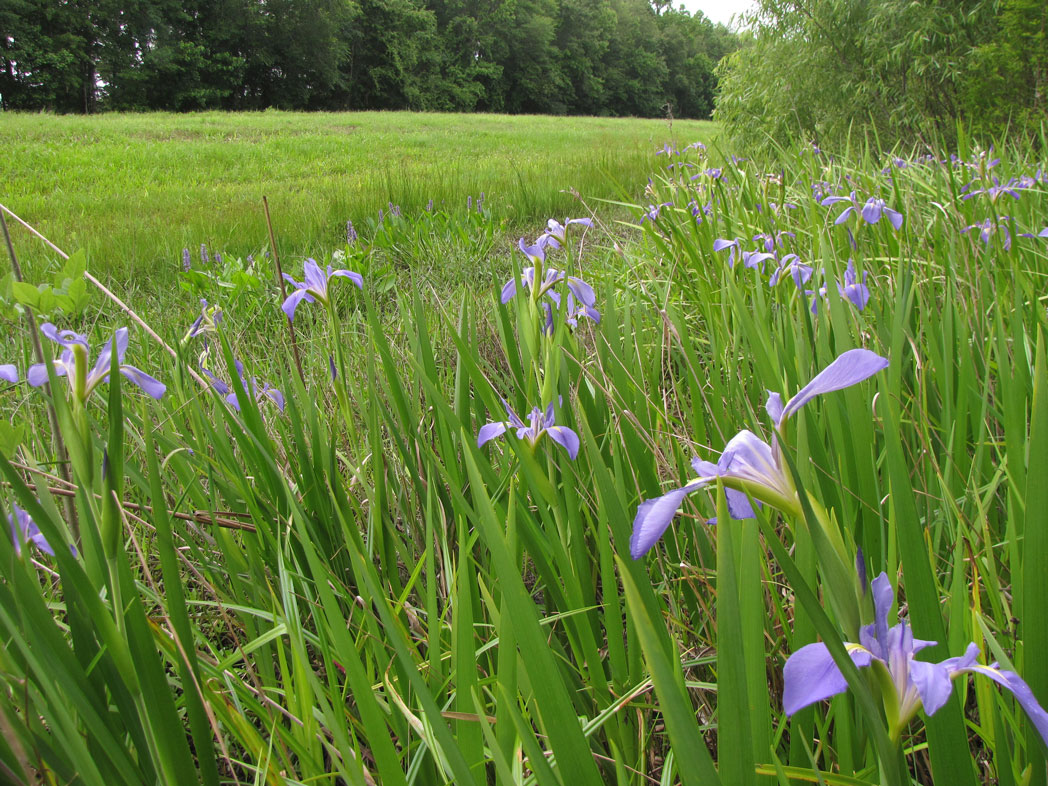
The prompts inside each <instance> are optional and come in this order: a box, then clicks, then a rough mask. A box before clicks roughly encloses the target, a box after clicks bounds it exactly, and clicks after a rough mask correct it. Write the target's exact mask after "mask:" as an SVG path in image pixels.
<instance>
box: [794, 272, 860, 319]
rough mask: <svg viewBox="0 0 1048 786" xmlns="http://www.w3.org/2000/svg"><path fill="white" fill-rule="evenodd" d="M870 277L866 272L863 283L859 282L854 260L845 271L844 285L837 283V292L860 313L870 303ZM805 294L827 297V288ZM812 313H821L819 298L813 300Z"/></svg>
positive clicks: (808, 291)
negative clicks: (868, 279) (867, 278)
mask: <svg viewBox="0 0 1048 786" xmlns="http://www.w3.org/2000/svg"><path fill="white" fill-rule="evenodd" d="M868 275H869V272H868V271H865V270H864V271H863V273H862V281H859V280H858V278H857V277H856V274H855V262H854V260H851V259H849V260H848V267H847V268H845V270H844V283H843V284H841V283H840V282H838V283H837V292H838V293H839V294H840V296H841V297H842V298H845V299H846V300H848V301H849V302H850V303H851V304H852V305H853V306H855V308H857V309H858V310H859V311H862V310H863V309H864V308H866V304H867V303H869V302H870V288H869V287H868V286H866V277H867V276H868ZM804 294H806V295H818V296H819V297H826V287H819V291H818V292H814V291H812V290H810V289H807V290H805V291H804ZM811 313H813V314H817V313H819V298H818V297H816V298H812V301H811Z"/></svg>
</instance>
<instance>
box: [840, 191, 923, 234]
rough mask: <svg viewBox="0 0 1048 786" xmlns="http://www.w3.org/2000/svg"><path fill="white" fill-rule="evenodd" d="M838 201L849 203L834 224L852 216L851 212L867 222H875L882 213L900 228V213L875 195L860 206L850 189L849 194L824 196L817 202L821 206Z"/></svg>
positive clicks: (894, 225) (879, 218)
mask: <svg viewBox="0 0 1048 786" xmlns="http://www.w3.org/2000/svg"><path fill="white" fill-rule="evenodd" d="M838 202H851V204H850V205H848V207H846V208H845V209H844V211H843V212H842V213H841V214H840V215H839V216H837V220H836V221H834V222H833V223H834V224H843V223H844V222H845V221H847V220H848V219H849V218H850V217H851V216H852V214H853V213H858V214H859V215H861V216H862V219H863V220H864V221H865V222H866V223H867V224H876V223H877V222H878V221H880V220H881V216H882V215H883V216H886V217H887V218H888V221H889V222H890V223H891V225H892V226H893V227H895V229H901V228H902V222H903V217H902V213H900V212H899V211H897V210H893V209H892V208H890V207H888V205H887V203H885V201H884V200H883V199H878V198H877V197H870V198H869V199H867V200H866V203H865V204H864V205H862V206H860V205H859V202H858V200H857V199H856V197H855V192H854V191H852V192H851V194H850V195H848V196H846V197H842V196H829V197H826V198H825V199H823V200H822V201H821V202H820V203H819V204H820V205H822V206H823V207H828V206H829V205H835V204H837V203H838Z"/></svg>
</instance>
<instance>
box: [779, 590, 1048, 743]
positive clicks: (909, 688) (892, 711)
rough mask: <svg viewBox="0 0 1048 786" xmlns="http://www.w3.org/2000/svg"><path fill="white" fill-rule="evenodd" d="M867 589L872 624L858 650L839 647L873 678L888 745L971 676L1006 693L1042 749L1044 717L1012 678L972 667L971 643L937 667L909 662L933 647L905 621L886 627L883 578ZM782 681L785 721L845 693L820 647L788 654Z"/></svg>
mask: <svg viewBox="0 0 1048 786" xmlns="http://www.w3.org/2000/svg"><path fill="white" fill-rule="evenodd" d="M872 588H873V605H874V622H873V624H872V625H866V626H865V627H863V628H862V630H861V631H859V643H858V644H854V643H850V642H846V643H845V645H844V646H845V648H846V649H847V650H848V655H849V656H850V657H851V659H852V662H853V663H854V664H855V665H856V666H858V667H859V668H871V669H874V670H875V671H876V672H878V676H879V677H880V679H879V680H878V683H879V684H880V685H881V686H882V691H883V693H884V704H885V711H886V715H887V718H888V721H889V724H890V725H891V734H892V738H893V739H896V740H897V739H898V738H899V735H900V734H901V732H902V730H903V729H904V728H905V727H906V724H907V723H909V721H910V719H911V718H912V717H913V716H914V715H915V714H916V713H917V710H919V709H920V708H921V707H923V708H924V711H925V712H926V713H928V714H929V715H934V714H935V713H936V712H937V711H938V710H939V709H940V708H941V707H942V706H943V705H944V704H946V702H947V701H948V700H949V698H950V693H951V691H952V690H953V680H954V679H956V678H957V677H958V676H960V675H961V674H967V673H969V672H971V673H974V674H982V675H984V676H986V677H989V678H990V679H991V680H993V681H994V682H996V683H997V684H998V685H1001V686H1002V687H1005V688H1007V689H1008V690H1010V691H1011V692H1012V694H1013V695H1014V696H1015V698H1016V700H1017V701H1018V702H1019V705H1020V706H1021V707H1022V708H1023V709H1024V710H1025V711H1026V714H1027V715H1028V716H1029V717H1030V720H1031V721H1033V724H1034V727H1035V728H1036V729H1037V731H1038V732H1039V733H1040V735H1041V738H1042V739H1043V740H1044V741H1045V744H1046V745H1048V713H1046V712H1045V711H1044V709H1043V708H1042V707H1041V705H1040V704H1039V703H1038V702H1037V699H1036V698H1034V695H1033V692H1032V691H1031V690H1030V688H1029V686H1028V685H1027V684H1026V683H1025V682H1024V681H1023V680H1022V678H1021V677H1020V676H1019V675H1018V674H1016V673H1015V672H1012V671H1001V670H1000V669H998V668H997V665H996V664H992V665H990V666H982V665H980V664H978V663H976V662H975V658H976V656H977V655H978V654H979V648H978V647H977V646H976V645H975V644H974V643H972V644H969V645H968V648H967V650H965V653H964V655H962V656H960V657H959V658H947V659H946V660H944V661H941V662H940V663H928V662H926V661H919V660H914V655H915V654H916V653H918V652H920V651H921V650H922V649H924V648H925V647H930V646H933V645H934V644H935V642H934V641H922V640H921V639H915V638H914V637H913V632H912V631H911V630H910V626H909V624H908V623H906V622H905V621H902V622H899V623H898V624H897V625H893V626H892V627H891V628H889V627H888V612H889V610H890V609H891V607H892V603H893V602H894V599H895V593H894V591H893V590H892V586H891V583H890V582H889V581H888V575H887V574H886V573H882V574H881V575H880V576H878V577H877V578H875V579H874V580H873V586H872ZM783 677H784V679H785V690H784V691H783V697H782V704H783V709H784V710H785V711H786V714H787V715H793V714H794V713H795V712H798V711H799V710H802V709H804V708H805V707H807V706H809V705H811V704H815V703H816V702H819V701H823V700H824V699H828V698H830V697H831V696H836V695H837V694H839V693H844V691H846V690H847V689H848V683H847V682H846V681H845V679H844V675H843V674H841V671H840V669H839V668H837V664H836V663H834V661H833V657H832V656H831V655H830V651H829V649H827V647H826V645H825V644H822V643H821V642H819V643H815V644H808V645H806V646H804V647H801V648H800V649H799V650H797V651H796V652H795V653H793V654H792V655H791V656H790V657H789V659H788V660H787V661H786V666H785V668H784V669H783Z"/></svg>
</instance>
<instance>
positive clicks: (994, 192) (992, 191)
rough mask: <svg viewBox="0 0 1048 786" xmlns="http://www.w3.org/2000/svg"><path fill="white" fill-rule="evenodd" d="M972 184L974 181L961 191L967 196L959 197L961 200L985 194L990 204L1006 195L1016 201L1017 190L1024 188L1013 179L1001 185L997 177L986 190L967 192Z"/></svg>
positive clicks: (978, 189) (1017, 196)
mask: <svg viewBox="0 0 1048 786" xmlns="http://www.w3.org/2000/svg"><path fill="white" fill-rule="evenodd" d="M973 184H974V181H973V182H972V183H969V184H968V185H966V186H965V187H964V188H962V189H961V190H962V191H968V193H967V194H965V195H964V196H962V197H961V199H962V200H966V199H971V198H972V197H974V196H978V195H979V194H986V195H987V196H988V197H990V201H991V202H996V201H997V197H999V196H1000V195H1001V194H1007V195H1008V196H1010V197H1011V198H1012V199H1018V198H1019V189H1021V188H1025V187H1026V186H1024V184H1023V183H1022V182H1021V181H1019V180H1016V179H1015V178H1014V177H1013V178H1012V179H1011V180H1009V181H1008V182H1007V183H1003V184H1002V183H1001V179H1000V178H999V177H994V178H993V185H992V186H987V187H986V188H977V189H975V190H974V191H969V190H968V189H970V188H971V186H972V185H973Z"/></svg>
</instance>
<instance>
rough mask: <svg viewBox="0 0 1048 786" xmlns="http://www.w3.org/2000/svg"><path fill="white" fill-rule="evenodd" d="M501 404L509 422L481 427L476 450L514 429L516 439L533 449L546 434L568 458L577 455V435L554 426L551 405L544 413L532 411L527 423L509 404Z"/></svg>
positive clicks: (535, 409)
mask: <svg viewBox="0 0 1048 786" xmlns="http://www.w3.org/2000/svg"><path fill="white" fill-rule="evenodd" d="M502 404H503V406H505V407H506V415H507V416H508V417H509V420H506V421H493V422H491V423H486V424H485V425H483V426H481V428H480V431H479V432H478V433H477V447H478V448H479V447H481V446H483V445H484V443H486V442H488V441H489V440H492V439H495V438H496V437H500V436H502V435H503V434H505V433H506V431H507V430H508V429H511V428H512V429H516V432H517V439H520V440H524V441H526V442H527V443H528V444H529V445H531V446H532V447H535V445H537V444H538V442H539V440H540V439H541V438H542V436H543V435H544V434H546V435H548V436H549V438H550V439H552V440H553V441H554V442H556V443H557V444H558V445H560V446H561V447H562V448H564V450H566V451H567V452H568V457H569V458H571V459H574V458H575V456H577V455H578V452H579V435H578V434H576V433H575V432H574V431H572V430H571V429H570V428H568V427H567V426H558V425H557V424H556V421H555V419H554V412H553V404H552V403H551V404H550V405H549V406H548V407H546V411H545V413H543V412H542V410H541V409H539V408H538V407H535V408H534V409H532V410H531V413H530V414H529V415H528V422H527V423H525V422H524V421H523V420H521V419H520V418H519V417H518V416H517V414H516V413H515V412H514V411H513V410H512V409H511V408H510V405H509V402H507V401H505V400H503V402H502Z"/></svg>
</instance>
